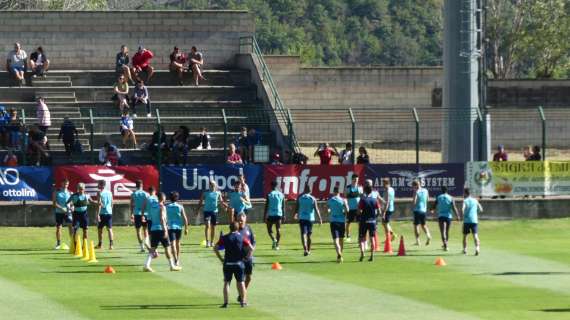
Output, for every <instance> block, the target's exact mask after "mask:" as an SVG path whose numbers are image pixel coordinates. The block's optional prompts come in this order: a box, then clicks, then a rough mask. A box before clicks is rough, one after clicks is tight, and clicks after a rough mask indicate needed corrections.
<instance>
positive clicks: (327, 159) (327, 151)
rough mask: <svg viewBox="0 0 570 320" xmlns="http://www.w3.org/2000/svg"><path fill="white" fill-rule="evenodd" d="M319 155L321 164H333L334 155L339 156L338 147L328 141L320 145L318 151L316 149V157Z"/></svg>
mask: <svg viewBox="0 0 570 320" xmlns="http://www.w3.org/2000/svg"><path fill="white" fill-rule="evenodd" d="M317 156H318V157H319V158H320V160H321V164H327V165H328V164H332V157H333V156H337V157H338V152H337V151H336V148H331V147H330V146H329V144H328V143H323V144H321V145H320V146H319V148H318V149H317V151H315V157H317Z"/></svg>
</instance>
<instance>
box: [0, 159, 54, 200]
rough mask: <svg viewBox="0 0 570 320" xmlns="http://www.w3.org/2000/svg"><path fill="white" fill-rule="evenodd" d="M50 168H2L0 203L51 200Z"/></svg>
mask: <svg viewBox="0 0 570 320" xmlns="http://www.w3.org/2000/svg"><path fill="white" fill-rule="evenodd" d="M52 185H53V174H52V170H51V168H50V167H0V201H23V200H26V201H46V200H51V194H52Z"/></svg>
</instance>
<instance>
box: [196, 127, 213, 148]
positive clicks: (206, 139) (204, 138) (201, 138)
mask: <svg viewBox="0 0 570 320" xmlns="http://www.w3.org/2000/svg"><path fill="white" fill-rule="evenodd" d="M210 140H212V138H211V137H210V135H209V134H208V129H206V127H203V128H202V132H200V133H199V134H198V142H199V144H198V147H197V148H196V149H198V150H204V149H206V150H210V149H212V146H211V145H210Z"/></svg>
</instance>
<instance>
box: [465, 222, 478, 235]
mask: <svg viewBox="0 0 570 320" xmlns="http://www.w3.org/2000/svg"><path fill="white" fill-rule="evenodd" d="M478 229H479V228H478V226H477V224H476V223H464V224H463V234H469V233H473V234H477V233H478V231H479V230H478Z"/></svg>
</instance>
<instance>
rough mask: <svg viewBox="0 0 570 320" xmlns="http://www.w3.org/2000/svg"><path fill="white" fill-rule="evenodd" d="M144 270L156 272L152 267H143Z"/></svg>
mask: <svg viewBox="0 0 570 320" xmlns="http://www.w3.org/2000/svg"><path fill="white" fill-rule="evenodd" d="M143 272H154V270H152V268H151V267H146V266H145V267H143Z"/></svg>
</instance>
